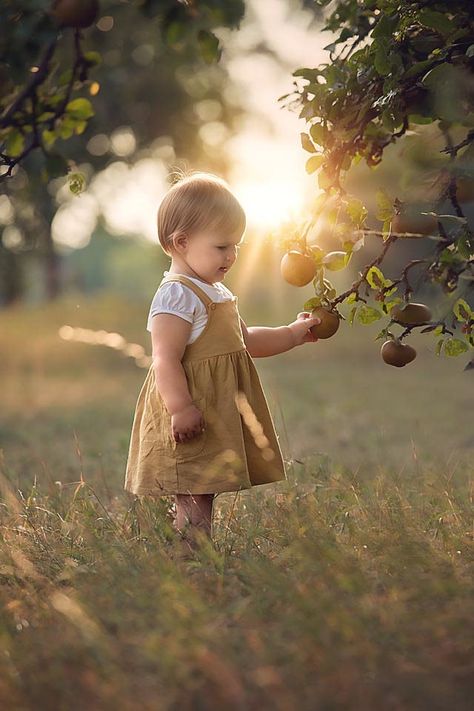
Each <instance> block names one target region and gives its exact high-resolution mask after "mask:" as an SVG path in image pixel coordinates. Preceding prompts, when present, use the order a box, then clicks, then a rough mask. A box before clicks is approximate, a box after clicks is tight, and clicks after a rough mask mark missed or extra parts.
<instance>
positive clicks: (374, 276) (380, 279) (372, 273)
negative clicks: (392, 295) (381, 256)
mask: <svg viewBox="0 0 474 711" xmlns="http://www.w3.org/2000/svg"><path fill="white" fill-rule="evenodd" d="M365 278H366V279H367V281H368V283H369V284H370V286H371V287H372V289H380V287H382V286H385V284H386V281H385V277H384V275H383V274H382V272H381V271H380V269H379V268H378V267H376V266H375V265H372V266H371V267H370V269H369V271H368V272H367V276H366V277H365Z"/></svg>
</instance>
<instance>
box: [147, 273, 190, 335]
mask: <svg viewBox="0 0 474 711" xmlns="http://www.w3.org/2000/svg"><path fill="white" fill-rule="evenodd" d="M196 299H197V297H196V296H195V294H194V292H192V291H191V289H188V288H186V287H185V286H183V285H182V284H180V283H179V282H176V281H170V282H167V283H165V284H162V285H161V286H160V288H159V289H158V290H157V292H156V294H155V296H154V297H153V300H152V302H151V306H150V311H149V314H148V321H147V330H148V331H151V320H152V318H153V316H156V314H175V315H176V316H180V317H181V318H183V319H184V320H185V321H189V322H190V323H193V322H194V319H195V313H196Z"/></svg>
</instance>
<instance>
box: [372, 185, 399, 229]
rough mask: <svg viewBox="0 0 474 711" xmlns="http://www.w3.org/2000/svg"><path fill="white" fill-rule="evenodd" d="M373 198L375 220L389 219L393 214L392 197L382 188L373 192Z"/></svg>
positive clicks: (383, 220) (384, 220)
mask: <svg viewBox="0 0 474 711" xmlns="http://www.w3.org/2000/svg"><path fill="white" fill-rule="evenodd" d="M375 198H376V201H377V212H376V215H375V217H376V218H377V220H380V221H381V222H386V221H387V220H391V219H392V217H393V215H394V214H395V208H394V205H393V200H392V198H391V197H390V196H389V195H388V193H387V192H386V191H385V190H383V189H380V190H377V191H376V192H375Z"/></svg>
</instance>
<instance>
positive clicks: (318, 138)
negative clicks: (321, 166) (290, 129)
mask: <svg viewBox="0 0 474 711" xmlns="http://www.w3.org/2000/svg"><path fill="white" fill-rule="evenodd" d="M326 134H327V129H326V127H325V126H324V125H323V124H322V123H313V125H312V126H311V128H310V129H309V135H310V136H311V138H312V139H313V141H314V142H315V143H317V144H318V146H324V141H325V139H326Z"/></svg>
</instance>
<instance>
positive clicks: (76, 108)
mask: <svg viewBox="0 0 474 711" xmlns="http://www.w3.org/2000/svg"><path fill="white" fill-rule="evenodd" d="M66 112H67V113H68V114H70V116H71V117H72V118H75V119H79V120H81V121H82V120H84V119H88V118H91V116H94V109H93V108H92V104H91V102H90V101H89V99H84V98H79V99H73V100H72V101H70V102H69V103H68V104H67V105H66Z"/></svg>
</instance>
